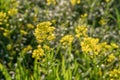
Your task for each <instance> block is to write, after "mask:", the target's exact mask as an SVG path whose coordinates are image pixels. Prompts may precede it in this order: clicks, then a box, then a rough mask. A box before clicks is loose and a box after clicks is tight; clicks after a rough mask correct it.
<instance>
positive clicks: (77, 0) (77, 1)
mask: <svg viewBox="0 0 120 80" xmlns="http://www.w3.org/2000/svg"><path fill="white" fill-rule="evenodd" d="M70 2H71V4H72V5H73V6H74V5H76V4H80V0H70Z"/></svg>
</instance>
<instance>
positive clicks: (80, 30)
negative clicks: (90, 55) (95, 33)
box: [75, 25, 88, 38]
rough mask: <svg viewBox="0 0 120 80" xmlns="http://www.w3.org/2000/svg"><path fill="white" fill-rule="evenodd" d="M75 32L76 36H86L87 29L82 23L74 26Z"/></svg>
mask: <svg viewBox="0 0 120 80" xmlns="http://www.w3.org/2000/svg"><path fill="white" fill-rule="evenodd" d="M75 32H76V35H75V36H76V37H77V38H79V37H87V36H88V35H87V32H88V29H87V27H86V26H84V25H81V26H78V27H76V29H75Z"/></svg>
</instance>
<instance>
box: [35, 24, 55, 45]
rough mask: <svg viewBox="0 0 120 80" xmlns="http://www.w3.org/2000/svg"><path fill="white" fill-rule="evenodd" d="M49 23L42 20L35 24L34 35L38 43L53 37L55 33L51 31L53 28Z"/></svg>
mask: <svg viewBox="0 0 120 80" xmlns="http://www.w3.org/2000/svg"><path fill="white" fill-rule="evenodd" d="M51 24H52V23H51V22H42V23H39V24H38V25H37V28H36V29H35V33H34V35H35V37H36V40H37V42H38V43H42V42H44V41H51V40H53V39H55V34H54V33H53V31H54V30H55V28H54V27H53V26H51Z"/></svg>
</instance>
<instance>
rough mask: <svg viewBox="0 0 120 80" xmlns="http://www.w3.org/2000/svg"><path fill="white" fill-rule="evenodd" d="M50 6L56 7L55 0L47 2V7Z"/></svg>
mask: <svg viewBox="0 0 120 80" xmlns="http://www.w3.org/2000/svg"><path fill="white" fill-rule="evenodd" d="M50 4H53V5H56V0H47V5H50Z"/></svg>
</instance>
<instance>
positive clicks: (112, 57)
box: [107, 54, 115, 62]
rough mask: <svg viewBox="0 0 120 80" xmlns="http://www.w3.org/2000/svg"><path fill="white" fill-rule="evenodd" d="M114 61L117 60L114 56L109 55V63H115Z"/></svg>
mask: <svg viewBox="0 0 120 80" xmlns="http://www.w3.org/2000/svg"><path fill="white" fill-rule="evenodd" d="M114 60H115V56H114V54H110V55H108V58H107V61H108V62H112V61H114Z"/></svg>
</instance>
